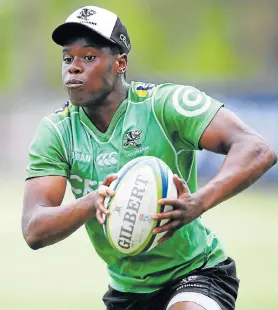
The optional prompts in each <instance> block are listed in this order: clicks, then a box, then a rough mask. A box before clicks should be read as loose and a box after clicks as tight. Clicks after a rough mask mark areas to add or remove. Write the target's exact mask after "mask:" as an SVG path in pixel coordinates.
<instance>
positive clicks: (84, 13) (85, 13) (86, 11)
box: [77, 9, 96, 21]
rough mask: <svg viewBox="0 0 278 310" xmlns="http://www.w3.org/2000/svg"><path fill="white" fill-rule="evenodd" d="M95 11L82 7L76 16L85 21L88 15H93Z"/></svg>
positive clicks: (87, 19)
mask: <svg viewBox="0 0 278 310" xmlns="http://www.w3.org/2000/svg"><path fill="white" fill-rule="evenodd" d="M95 14H96V11H94V10H90V9H82V11H81V12H80V14H79V15H78V16H77V18H80V19H83V20H85V21H89V17H90V16H92V15H95Z"/></svg>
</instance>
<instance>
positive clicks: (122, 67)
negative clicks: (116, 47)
mask: <svg viewBox="0 0 278 310" xmlns="http://www.w3.org/2000/svg"><path fill="white" fill-rule="evenodd" d="M126 69H127V55H126V54H122V55H117V56H116V72H117V73H119V74H122V73H125V72H126Z"/></svg>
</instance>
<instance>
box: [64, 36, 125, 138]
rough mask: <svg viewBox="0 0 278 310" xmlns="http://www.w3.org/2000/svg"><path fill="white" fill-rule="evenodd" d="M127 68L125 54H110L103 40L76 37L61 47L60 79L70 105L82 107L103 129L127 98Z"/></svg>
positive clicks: (102, 129)
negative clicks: (125, 74)
mask: <svg viewBox="0 0 278 310" xmlns="http://www.w3.org/2000/svg"><path fill="white" fill-rule="evenodd" d="M126 68H127V56H126V55H125V54H123V55H119V54H118V55H113V53H112V52H111V49H110V48H109V47H106V46H103V42H98V41H97V42H95V41H93V40H92V39H90V38H79V39H73V40H71V41H69V43H68V44H67V45H66V46H64V48H63V66H62V80H63V84H64V87H65V88H66V90H67V92H68V95H69V98H70V100H71V102H72V104H74V105H77V106H80V107H83V109H84V111H85V112H86V114H87V115H88V116H89V118H90V119H91V121H92V122H93V123H94V125H95V126H96V127H97V128H98V129H99V130H100V131H102V132H105V131H106V129H107V128H108V126H109V123H110V121H111V119H112V117H113V115H114V113H115V111H116V110H117V108H118V107H119V105H120V104H121V102H122V101H123V100H124V99H125V98H126V97H127V93H128V88H129V84H128V83H126V82H125V79H124V78H123V73H124V72H125V71H126ZM80 83H82V84H80Z"/></svg>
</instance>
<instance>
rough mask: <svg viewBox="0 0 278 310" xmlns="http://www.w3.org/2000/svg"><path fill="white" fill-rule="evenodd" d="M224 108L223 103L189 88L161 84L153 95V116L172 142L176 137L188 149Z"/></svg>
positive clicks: (197, 144) (196, 146)
mask: <svg viewBox="0 0 278 310" xmlns="http://www.w3.org/2000/svg"><path fill="white" fill-rule="evenodd" d="M222 106H223V104H222V103H220V102H218V101H217V100H215V99H213V98H211V97H210V96H208V95H206V94H205V93H204V92H201V91H200V90H198V89H197V88H194V87H192V86H183V85H175V84H164V85H160V86H158V88H157V91H156V93H155V95H154V111H155V114H156V116H157V118H158V120H159V121H160V123H161V125H162V126H163V128H164V130H165V131H166V132H167V134H168V136H169V137H171V139H172V140H173V139H174V140H175V139H176V138H177V137H178V138H179V140H180V141H182V142H183V143H184V144H185V145H187V146H189V148H191V149H196V150H197V149H199V140H200V138H201V136H202V134H203V133H204V131H205V130H206V128H207V127H208V125H209V124H210V122H211V121H212V119H213V118H214V116H215V115H216V113H217V111H218V110H219V109H220V108H221V107H222Z"/></svg>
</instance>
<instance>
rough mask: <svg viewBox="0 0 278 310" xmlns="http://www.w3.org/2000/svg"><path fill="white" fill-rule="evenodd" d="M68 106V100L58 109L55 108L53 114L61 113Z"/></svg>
mask: <svg viewBox="0 0 278 310" xmlns="http://www.w3.org/2000/svg"><path fill="white" fill-rule="evenodd" d="M69 106H70V102H69V101H67V102H66V103H65V104H64V105H63V106H62V107H61V108H60V109H57V110H55V111H54V113H55V114H59V113H63V112H65V111H66V110H68V108H69Z"/></svg>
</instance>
